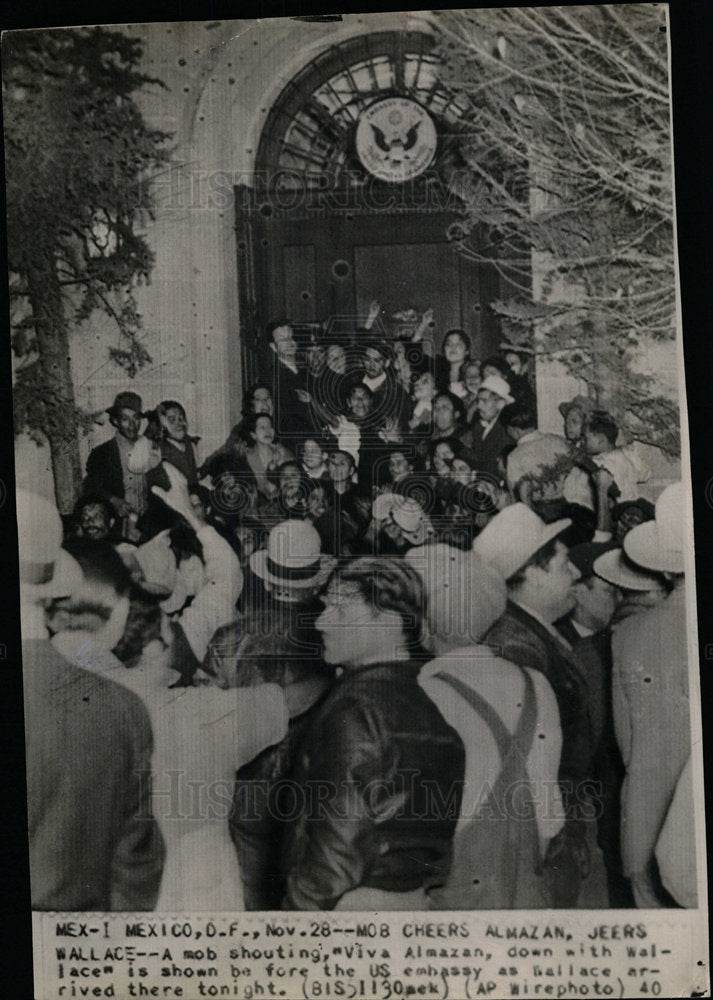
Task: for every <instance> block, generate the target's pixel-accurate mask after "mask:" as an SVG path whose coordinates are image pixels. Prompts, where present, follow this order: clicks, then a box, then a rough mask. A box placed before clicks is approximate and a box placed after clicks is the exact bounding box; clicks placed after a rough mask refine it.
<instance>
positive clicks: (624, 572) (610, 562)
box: [594, 549, 660, 591]
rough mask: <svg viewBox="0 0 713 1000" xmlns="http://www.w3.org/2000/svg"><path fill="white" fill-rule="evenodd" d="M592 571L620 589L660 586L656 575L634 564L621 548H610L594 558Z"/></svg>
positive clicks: (646, 588)
mask: <svg viewBox="0 0 713 1000" xmlns="http://www.w3.org/2000/svg"><path fill="white" fill-rule="evenodd" d="M594 572H595V573H596V574H597V576H600V577H601V578H602V580H606V581H607V583H613V584H614V586H615V587H621V589H622V590H641V591H646V590H654V588H656V587H658V586H660V580H659V578H658V577H656V576H654V575H653V574H651V573H644V572H643V570H640V569H639V568H638V567H636V566H634V565H633V564H632V563H630V562H629V560H628V559H627V558H626V556H625V555H624V552H623V551H622V550H621V549H610V551H609V552H605V553H604V554H603V555H601V556H599V558H598V559H595V560H594Z"/></svg>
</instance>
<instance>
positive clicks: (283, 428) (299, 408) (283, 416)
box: [269, 354, 314, 447]
mask: <svg viewBox="0 0 713 1000" xmlns="http://www.w3.org/2000/svg"><path fill="white" fill-rule="evenodd" d="M269 363H271V365H272V370H271V372H270V378H271V386H272V399H273V403H274V408H275V414H274V424H275V434H276V436H277V438H278V440H279V441H280V442H281V443H283V444H286V445H287V446H288V447H289V443H288V442H289V441H291V440H292V441H294V439H295V438H297V439H299V438H304V437H306V436H307V435H308V434H314V423H313V420H312V417H311V414H310V410H309V407H308V406H307V404H306V403H303V402H301V401H300V399H299V397H298V395H297V390H298V389H306V383H305V380H304V379H303V378H302V376H301V375H300V374H299V373H297V374H295V372H293V371H292V369H291V368H288V367H287V365H283V364H282V362H281V361H279V360H278V359H277V357H276V355H274V354H273V356H272V358H271V359H269Z"/></svg>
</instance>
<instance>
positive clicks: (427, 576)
mask: <svg viewBox="0 0 713 1000" xmlns="http://www.w3.org/2000/svg"><path fill="white" fill-rule="evenodd" d="M406 560H407V561H408V562H409V563H411V565H412V566H413V567H414V569H416V571H417V572H418V573H419V575H420V576H421V579H422V580H423V584H424V591H425V597H426V630H425V631H426V635H425V637H424V645H425V646H426V648H428V649H429V650H431V651H432V652H433V653H434V654H435V659H433V660H431V661H430V662H429V663H427V664H426V665H425V666H424V667H423V668H422V670H421V673H420V674H419V680H418V682H419V685H420V686H421V687H422V688H423V690H424V691H425V692H426V694H427V695H428V696H429V698H431V700H432V701H433V702H434V703H435V704H436V706H437V707H438V709H439V711H440V712H441V715H442V716H443V718H444V719H445V720H446V722H448V723H449V725H451V726H452V727H453V728H454V729H455V730H456V732H457V733H458V734H459V736H460V737H461V739H462V740H463V745H464V747H465V754H466V765H465V784H464V787H463V798H462V802H461V813H460V818H459V821H458V826H457V828H456V832H455V836H454V840H453V863H452V865H451V868H450V871H449V872H448V875H447V877H446V878H445V879H444V882H443V884H442V885H439V886H435V887H434V888H433V889H432V890H431V892H430V894H429V896H430V902H431V903H432V905H433V907H434V908H435V909H439V910H440V909H444V910H450V909H456V910H465V909H535V908H542V907H545V906H548V905H550V904H551V903H552V902H553V901H552V900H551V899H549V898H548V895H547V886H546V885H545V884H544V880H543V879H542V878H541V872H542V861H543V860H544V857H545V855H546V851H547V847H548V845H549V843H550V841H551V840H552V838H553V837H554V836H555V835H556V834H557V833H559V831H560V830H561V829H562V825H563V821H564V814H563V810H562V802H561V798H560V796H559V791H558V788H557V769H558V767H559V760H560V751H561V747H562V731H561V728H560V721H559V712H558V710H557V701H556V699H555V696H554V693H553V691H552V688H551V687H550V685H549V684H548V683H547V681H546V680H545V678H544V677H543V675H542V674H541V673H540V672H538V671H535V670H522V669H521V668H519V667H516V666H515V665H514V664H513V663H509V662H508V661H507V660H504V659H502V658H501V657H499V656H496V655H494V653H493V651H492V650H491V649H489V648H488V647H487V646H486V645H484V644H482V642H481V638H482V636H483V635H484V634H485V633H486V632H487V631H488V629H489V628H490V626H491V625H492V624H493V623H494V622H495V621H496V620H497V619H498V618H499V617H500V615H501V614H502V613H503V611H504V610H505V602H506V594H505V581H504V580H503V577H502V575H501V574H500V573H499V572H498V570H497V569H496V568H495V567H494V566H492V565H491V564H490V563H487V562H485V560H483V559H481V558H480V557H479V556H478V555H477V554H476V553H475V552H464V551H461V550H460V549H455V548H452V547H451V546H449V545H442V544H431V545H424V546H420V547H418V548H412V549H411V550H410V551H409V552H408V553H407V555H406ZM503 728H504V729H505V730H506V732H503ZM513 758H515V759H516V762H515V763H514V761H513ZM513 764H514V770H513ZM502 782H505V787H506V788H507V789H512V788H513V787H515V786H517V787H518V794H520V793H522V798H521V800H520V802H519V804H520V805H521V806H524V805H526V804H527V803H528V802H529V801H530V798H529V797H530V796H531V802H532V806H533V809H532V812H531V813H530V814H529V815H528V816H527V818H526V816H525V810H524V809H523V808H514V809H512V810H508V808H507V806H505V807H503V804H502V802H501V801H500V800H499V799H498V798H494V797H493V796H494V794H498V793H494V790H495V789H496V786H499V783H502ZM507 794H508V792H506V793H505V795H506V796H507ZM506 801H507V799H506ZM513 805H514V803H513ZM503 812H504V813H505V815H504V816H503V815H502V813H503ZM515 813H516V815H513V814H515ZM506 822H507V826H506Z"/></svg>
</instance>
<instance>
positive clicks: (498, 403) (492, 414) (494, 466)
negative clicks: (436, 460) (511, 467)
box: [461, 375, 515, 476]
mask: <svg viewBox="0 0 713 1000" xmlns="http://www.w3.org/2000/svg"><path fill="white" fill-rule="evenodd" d="M514 401H515V400H514V398H513V396H512V394H511V389H510V386H509V385H508V383H507V382H506V381H505V379H504V378H502V376H500V375H488V376H487V378H485V379H484V380H483V382H481V385H480V388H479V389H478V400H477V403H476V407H477V417H476V420H475V421H474V422H473V426H472V428H471V429H470V431H468V432H467V433H466V434H464V435H463V437H462V438H461V440H462V441H463V443H464V444H465V445H466V446H467V447H468V448H470V449H471V450H472V451H473V452H475V455H476V457H477V460H478V469H479V471H481V472H487V473H488V474H489V475H492V476H497V475H498V458H499V457H500V455H501V454H502V451H503V449H504V448H506V447H507V446H508V445H510V444H511V439H510V438H509V437H508V434H507V432H506V430H505V428H504V427H503V425H502V423H501V422H500V414H501V412H502V410H503V409H504V407H505V406H507V405H508V404H509V403H513V402H514Z"/></svg>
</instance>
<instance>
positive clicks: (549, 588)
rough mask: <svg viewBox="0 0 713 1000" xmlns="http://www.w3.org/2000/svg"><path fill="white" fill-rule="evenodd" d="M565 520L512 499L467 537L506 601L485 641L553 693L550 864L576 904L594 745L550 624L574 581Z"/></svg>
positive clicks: (577, 677) (572, 667) (561, 643)
mask: <svg viewBox="0 0 713 1000" xmlns="http://www.w3.org/2000/svg"><path fill="white" fill-rule="evenodd" d="M570 524H571V521H570V520H569V519H568V518H564V519H562V520H559V521H555V522H554V523H553V524H545V522H544V521H542V520H541V518H539V517H538V516H537V514H535V512H534V511H532V510H531V509H530V508H529V507H527V506H526V505H525V504H521V503H518V504H513V505H512V506H510V507H506V508H505V510H503V511H501V512H500V513H499V514H498V515H496V517H494V518H493V520H492V521H491V522H490V523H489V524H488V525H486V527H485V528H484V529H483V530H482V531H481V533H480V535H479V536H478V537H477V538H476V540H475V542H474V543H473V550H474V551H475V552H477V553H478V555H480V556H481V557H482V558H484V559H486V560H489V561H490V562H492V563H493V564H494V565H495V566H497V567H498V568H499V569H500V571H501V572H502V574H503V576H504V577H505V579H506V581H507V590H508V603H507V607H506V609H505V612H504V614H503V615H502V616H501V617H500V618H499V619H498V621H497V622H496V623H495V624H494V625H493V627H492V628H491V629H490V630H489V632H488V633H487V634H486V636H485V641H486V642H487V643H488V645H490V646H491V647H492V648H493V649H494V651H495V652H496V653H497V654H498V655H499V656H502V657H503V658H504V659H506V660H510V661H511V662H512V663H516V664H517V665H518V666H521V667H530V668H532V669H534V670H539V671H541V672H542V673H543V674H544V675H545V677H546V678H547V680H548V681H549V682H550V684H551V686H552V689H553V690H554V692H555V696H556V698H557V704H558V707H559V712H560V719H561V723H562V760H561V763H560V770H559V781H560V786H561V789H562V794H563V798H564V802H565V807H566V810H567V815H568V822H567V823H566V824H565V828H564V830H563V831H562V834H560V835H559V837H558V840H557V843H556V850H558V851H560V850H561V852H562V857H561V858H560V860H559V861H558V862H557V863H556V864H555V865H554V866H553V870H554V871H556V870H557V869H559V871H560V872H561V873H562V874H564V871H565V870H566V869H567V866H569V873H568V875H567V877H562V879H561V882H560V884H559V887H558V890H557V897H558V901H557V904H556V905H559V906H575V905H576V904H577V899H578V896H579V891H580V883H581V880H582V879H584V878H585V877H586V875H587V874H588V873H589V859H588V854H589V852H588V850H587V845H586V838H587V836H588V832H587V829H586V826H585V824H583V823H582V822H581V821H580V819H579V816H578V807H580V806H581V805H582V804H583V793H582V789H583V787H584V784H585V783H586V782H587V781H588V779H589V777H590V765H591V757H592V754H593V751H594V747H593V746H592V731H591V719H590V717H589V710H588V705H587V688H586V680H585V677H584V674H583V672H582V669H581V666H580V665H579V664H578V663H577V661H576V659H575V657H574V654H573V652H572V649H571V647H570V646H569V644H568V643H566V642H565V640H564V639H563V638H562V637H561V636H560V635H559V633H558V632H557V631H556V629H555V628H554V625H553V623H554V622H555V621H557V619H558V618H561V617H562V616H563V615H565V614H567V613H568V612H569V611H570V610H571V609H572V607H573V606H574V600H575V599H574V595H573V592H572V588H573V585H574V583H575V582H576V580H577V579H578V578H579V571H578V570H577V569H576V568H575V567H574V566H573V565H572V564H571V563H570V561H569V555H568V549H567V546H566V545H565V544H564V543H563V542H562V541H561V540H560V538H559V536H560V535H561V534H562V532H563V531H564V530H565V529H566V528H568V527H569V526H570ZM553 845H554V842H553ZM594 905H597V904H596V903H595V904H594ZM599 905H606V901H605V900H603V901H602V902H601V903H600V904H599Z"/></svg>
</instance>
